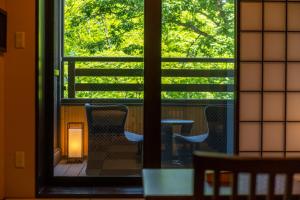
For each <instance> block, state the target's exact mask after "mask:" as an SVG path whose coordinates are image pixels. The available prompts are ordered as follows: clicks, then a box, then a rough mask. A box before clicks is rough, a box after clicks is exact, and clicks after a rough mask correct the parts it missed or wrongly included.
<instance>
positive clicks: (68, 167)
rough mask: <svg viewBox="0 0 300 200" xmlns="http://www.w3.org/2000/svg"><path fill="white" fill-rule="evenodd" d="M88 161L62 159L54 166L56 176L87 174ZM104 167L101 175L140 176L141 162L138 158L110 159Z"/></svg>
mask: <svg viewBox="0 0 300 200" xmlns="http://www.w3.org/2000/svg"><path fill="white" fill-rule="evenodd" d="M86 165H87V161H86V160H84V161H83V162H82V163H68V162H67V160H61V161H60V162H59V163H58V164H57V165H56V166H55V167H54V176H69V177H70V176H75V177H76V176H77V177H78V176H87V174H86V173H85V170H86ZM104 167H105V168H104V169H103V170H102V173H101V174H99V176H140V175H141V164H140V163H137V162H136V160H109V161H106V163H104Z"/></svg>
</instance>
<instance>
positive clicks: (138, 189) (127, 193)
mask: <svg viewBox="0 0 300 200" xmlns="http://www.w3.org/2000/svg"><path fill="white" fill-rule="evenodd" d="M66 197H71V198H72V197H76V198H121V197H123V198H143V197H144V192H143V187H142V186H125V187H99V186H97V187H69V186H46V187H44V188H43V189H41V191H39V192H38V193H37V198H66Z"/></svg>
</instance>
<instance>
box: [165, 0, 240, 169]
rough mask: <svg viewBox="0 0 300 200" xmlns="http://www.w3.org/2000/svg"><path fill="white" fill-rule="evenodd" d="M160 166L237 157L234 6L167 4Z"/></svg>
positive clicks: (190, 0) (229, 2)
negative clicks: (201, 157) (196, 156)
mask: <svg viewBox="0 0 300 200" xmlns="http://www.w3.org/2000/svg"><path fill="white" fill-rule="evenodd" d="M161 46H162V47H161V52H162V65H161V70H162V75H161V82H162V87H161V147H162V148H161V166H162V167H164V168H170V167H171V168H173V167H191V166H192V159H191V158H192V152H193V151H194V150H201V151H213V152H223V153H232V152H233V140H234V138H233V124H234V116H233V100H234V75H235V72H234V69H235V65H234V58H235V53H234V1H233V0H225V1H221V0H216V1H207V0H200V1H199V0H197V1H196V0H182V1H173V0H162V43H161Z"/></svg>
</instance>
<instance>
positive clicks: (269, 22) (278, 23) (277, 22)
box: [264, 2, 285, 30]
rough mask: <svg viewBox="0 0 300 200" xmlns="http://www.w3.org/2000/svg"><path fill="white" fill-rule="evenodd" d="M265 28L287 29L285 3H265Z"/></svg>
mask: <svg viewBox="0 0 300 200" xmlns="http://www.w3.org/2000/svg"><path fill="white" fill-rule="evenodd" d="M274 13H276V14H274ZM264 29H265V30H285V3H281V2H280V3H265V5H264Z"/></svg>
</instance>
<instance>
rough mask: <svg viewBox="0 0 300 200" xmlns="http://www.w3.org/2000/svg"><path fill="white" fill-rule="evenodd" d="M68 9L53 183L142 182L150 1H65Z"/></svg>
mask: <svg viewBox="0 0 300 200" xmlns="http://www.w3.org/2000/svg"><path fill="white" fill-rule="evenodd" d="M62 9H63V18H62V20H61V23H62V27H63V32H62V40H61V41H62V42H61V46H62V53H61V60H62V63H61V107H60V111H61V115H60V124H61V127H60V141H61V142H60V144H61V145H60V149H61V155H62V156H61V159H60V160H59V161H58V162H57V164H56V166H55V167H54V176H96V177H98V176H100V177H116V176H117V177H120V176H121V177H123V176H125V177H128V176H130V177H135V176H140V173H141V168H142V144H143V99H144V89H143V84H144V63H143V56H144V1H143V0H136V1H132V0H125V1H116V0H106V1H99V0H88V1H87V0H65V1H64V4H63V5H62ZM87 104H90V105H87Z"/></svg>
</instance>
